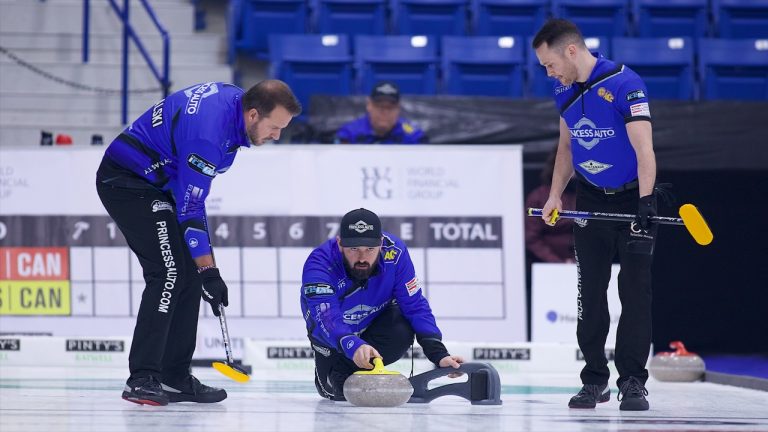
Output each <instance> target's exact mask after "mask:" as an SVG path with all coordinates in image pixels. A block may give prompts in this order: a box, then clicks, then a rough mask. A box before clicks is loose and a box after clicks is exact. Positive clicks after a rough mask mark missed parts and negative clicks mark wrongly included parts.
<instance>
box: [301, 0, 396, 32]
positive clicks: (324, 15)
mask: <svg viewBox="0 0 768 432" xmlns="http://www.w3.org/2000/svg"><path fill="white" fill-rule="evenodd" d="M315 9H316V11H315V15H316V16H315V21H316V23H315V28H316V30H317V32H318V33H335V34H347V35H358V34H370V35H383V34H385V33H386V32H387V0H316V4H315Z"/></svg>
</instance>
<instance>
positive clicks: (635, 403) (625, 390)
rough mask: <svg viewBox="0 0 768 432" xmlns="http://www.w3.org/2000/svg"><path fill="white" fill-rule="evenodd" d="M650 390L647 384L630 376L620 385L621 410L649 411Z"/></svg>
mask: <svg viewBox="0 0 768 432" xmlns="http://www.w3.org/2000/svg"><path fill="white" fill-rule="evenodd" d="M646 396H648V390H646V389H645V385H643V383H641V382H640V380H639V379H637V378H635V377H629V378H628V379H627V380H626V381H624V382H623V383H621V385H620V386H619V397H618V399H619V400H620V401H621V405H619V409H620V410H621V411H648V408H649V405H648V400H646V399H645V397H646Z"/></svg>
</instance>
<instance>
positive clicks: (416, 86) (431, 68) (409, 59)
mask: <svg viewBox="0 0 768 432" xmlns="http://www.w3.org/2000/svg"><path fill="white" fill-rule="evenodd" d="M436 44H437V41H436V40H435V39H434V38H432V37H429V36H356V37H355V46H354V50H355V67H356V68H357V76H358V81H359V88H360V89H361V90H365V89H372V88H373V86H374V85H375V84H376V82H378V81H382V80H388V81H394V82H396V83H397V84H398V85H399V86H400V92H401V93H404V94H409V93H410V94H435V93H436V92H437V47H436Z"/></svg>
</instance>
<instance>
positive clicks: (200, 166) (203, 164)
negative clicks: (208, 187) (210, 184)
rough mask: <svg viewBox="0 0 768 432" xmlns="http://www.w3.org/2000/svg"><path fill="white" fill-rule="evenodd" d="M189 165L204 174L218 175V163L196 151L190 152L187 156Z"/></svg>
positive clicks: (209, 175)
mask: <svg viewBox="0 0 768 432" xmlns="http://www.w3.org/2000/svg"><path fill="white" fill-rule="evenodd" d="M187 165H189V167H190V168H192V169H193V170H195V171H197V172H199V173H200V174H202V175H204V176H208V177H216V165H214V164H212V163H210V162H208V161H207V160H205V159H203V158H201V157H200V156H198V155H196V154H194V153H190V155H189V157H188V158H187Z"/></svg>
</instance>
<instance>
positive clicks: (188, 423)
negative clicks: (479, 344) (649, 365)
mask: <svg viewBox="0 0 768 432" xmlns="http://www.w3.org/2000/svg"><path fill="white" fill-rule="evenodd" d="M195 374H196V376H198V377H200V378H201V379H202V380H203V381H204V382H206V383H208V384H212V385H216V386H222V387H225V388H226V389H227V391H228V392H229V398H228V399H227V400H225V401H224V402H222V403H219V404H212V405H196V404H189V403H183V404H174V405H170V406H167V407H148V406H139V405H135V404H132V403H128V402H125V401H123V400H122V399H121V398H120V392H121V389H122V386H123V380H124V378H125V376H124V375H125V371H123V370H116V369H90V370H89V369H84V368H80V369H74V368H70V369H63V368H19V367H0V431H2V432H17V431H18V432H30V431H46V432H56V431H78V432H84V431H101V432H108V431H142V432H145V431H168V432H174V431H198V430H199V431H211V432H220V431H323V432H327V431H333V432H341V431H356V432H361V431H390V430H397V431H410V430H413V431H452V430H461V431H475V430H476V431H561V430H562V431H623V430H626V431H768V392H761V391H757V390H748V389H742V388H737V387H730V386H723V385H718V384H712V383H705V382H698V383H684V384H678V383H674V384H673V383H660V382H655V381H649V383H648V389H649V391H650V396H649V400H650V402H651V410H650V411H648V412H642V413H627V412H620V411H619V409H618V407H619V403H618V402H617V401H616V397H615V394H616V393H615V389H613V398H612V399H611V401H610V402H608V403H605V404H601V405H599V406H598V407H597V409H595V410H578V411H576V410H569V409H568V408H567V405H566V404H567V402H568V398H569V397H570V396H571V394H572V393H573V392H575V391H576V390H578V378H577V377H571V376H564V375H560V376H558V375H530V376H527V377H523V376H520V375H507V376H502V400H503V402H504V403H503V405H502V406H472V405H471V404H470V403H468V402H466V401H464V400H463V399H460V398H456V397H445V398H440V399H437V400H435V401H433V402H432V403H430V404H426V405H414V404H407V405H404V406H401V407H397V408H360V407H355V406H353V405H351V404H349V403H346V402H330V401H325V400H321V399H320V398H319V396H317V394H316V393H315V390H314V386H313V385H312V383H311V382H310V380H309V379H306V377H303V376H300V375H301V374H303V372H300V373H295V374H293V375H284V376H276V375H274V374H273V375H270V376H260V375H259V374H258V372H257V373H256V374H255V375H254V377H253V379H252V380H251V381H250V382H249V383H246V384H238V383H235V382H232V381H228V380H227V379H226V378H224V377H222V376H221V375H218V374H217V373H216V372H215V371H213V370H210V369H200V370H196V371H195Z"/></svg>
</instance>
